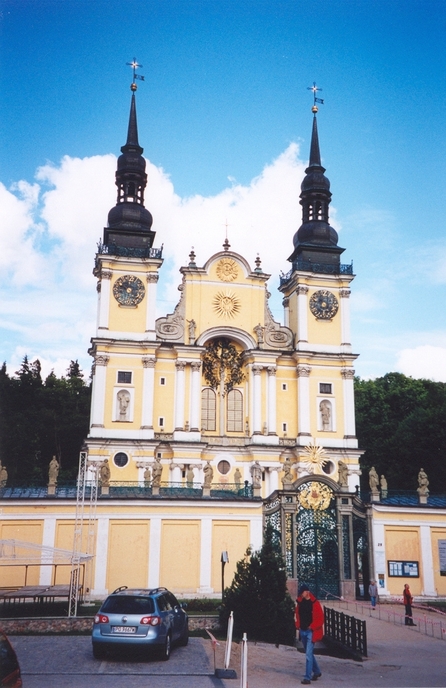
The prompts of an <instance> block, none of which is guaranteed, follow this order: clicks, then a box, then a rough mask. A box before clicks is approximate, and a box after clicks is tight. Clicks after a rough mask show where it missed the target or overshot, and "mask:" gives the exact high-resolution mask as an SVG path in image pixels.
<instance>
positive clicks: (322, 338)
mask: <svg viewBox="0 0 446 688" xmlns="http://www.w3.org/2000/svg"><path fill="white" fill-rule="evenodd" d="M315 291H317V289H313V290H312V291H309V292H308V297H309V298H310V297H311V296H312V295H313V294H314V292H315ZM308 341H309V343H310V344H311V343H313V342H317V344H319V345H320V344H328V345H332V346H339V345H340V344H341V314H340V311H338V312H337V314H336V315H335V317H334V318H333V319H332V320H318V319H316V318H315V317H314V315H313V314H312V313H311V312H310V309H308Z"/></svg>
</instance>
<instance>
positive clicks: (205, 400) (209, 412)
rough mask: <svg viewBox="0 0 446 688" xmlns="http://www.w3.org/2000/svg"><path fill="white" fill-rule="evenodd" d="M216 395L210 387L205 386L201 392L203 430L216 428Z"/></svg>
mask: <svg viewBox="0 0 446 688" xmlns="http://www.w3.org/2000/svg"><path fill="white" fill-rule="evenodd" d="M216 408H217V406H216V397H215V392H214V390H213V389H211V388H210V387H205V388H204V389H203V390H202V392H201V428H202V430H215V427H216V426H215V419H216Z"/></svg>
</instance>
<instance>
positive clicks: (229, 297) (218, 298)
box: [212, 291, 241, 319]
mask: <svg viewBox="0 0 446 688" xmlns="http://www.w3.org/2000/svg"><path fill="white" fill-rule="evenodd" d="M212 305H213V307H214V311H216V313H217V315H219V316H220V318H227V319H230V318H234V317H235V316H236V315H237V314H238V313H239V312H240V307H241V304H240V300H239V299H238V298H237V296H236V295H235V294H234V293H233V292H230V291H220V292H218V294H216V295H215V296H214V300H213V302H212Z"/></svg>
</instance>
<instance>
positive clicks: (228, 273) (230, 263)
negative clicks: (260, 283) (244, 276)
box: [217, 258, 238, 282]
mask: <svg viewBox="0 0 446 688" xmlns="http://www.w3.org/2000/svg"><path fill="white" fill-rule="evenodd" d="M237 275H238V268H237V263H236V262H235V260H233V259H232V258H222V259H221V260H220V261H219V262H218V265H217V277H218V278H219V279H221V281H222V282H233V281H234V280H235V279H237Z"/></svg>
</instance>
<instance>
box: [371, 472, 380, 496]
mask: <svg viewBox="0 0 446 688" xmlns="http://www.w3.org/2000/svg"><path fill="white" fill-rule="evenodd" d="M369 485H370V489H371V491H372V492H378V485H379V477H378V473H377V472H376V470H375V466H372V467H371V469H370V470H369Z"/></svg>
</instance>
